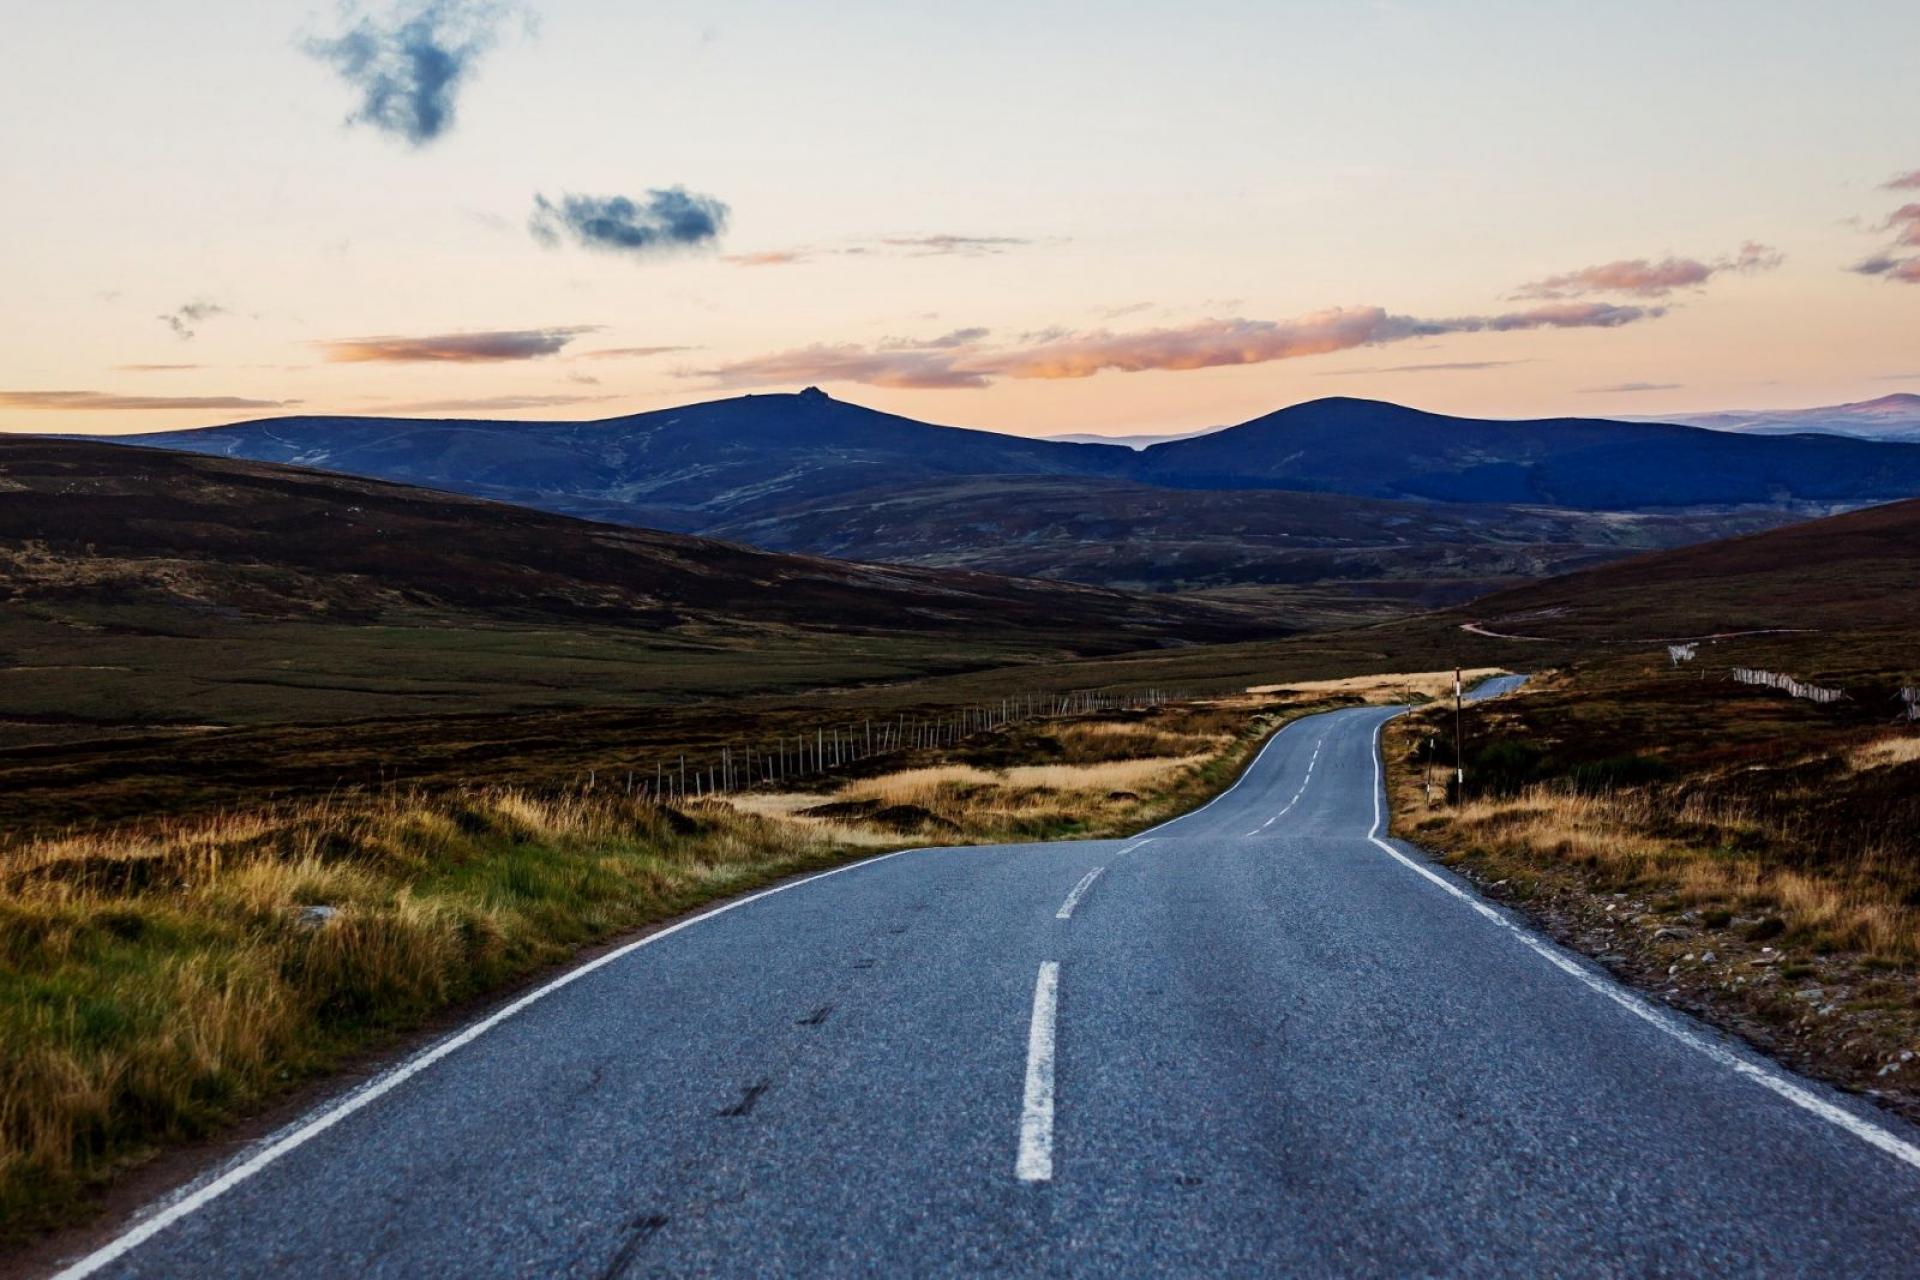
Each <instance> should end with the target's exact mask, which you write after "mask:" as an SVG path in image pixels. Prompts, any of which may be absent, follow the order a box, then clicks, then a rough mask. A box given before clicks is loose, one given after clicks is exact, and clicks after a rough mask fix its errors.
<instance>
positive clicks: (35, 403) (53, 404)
mask: <svg viewBox="0 0 1920 1280" xmlns="http://www.w3.org/2000/svg"><path fill="white" fill-rule="evenodd" d="M299 403H300V402H299V401H298V400H249V399H246V398H244V397H242V396H123V395H116V394H114V393H113V392H110V391H0V408H7V409H63V410H85V411H89V412H94V411H103V410H105V411H119V410H125V409H282V408H285V407H286V406H288V405H294V404H299Z"/></svg>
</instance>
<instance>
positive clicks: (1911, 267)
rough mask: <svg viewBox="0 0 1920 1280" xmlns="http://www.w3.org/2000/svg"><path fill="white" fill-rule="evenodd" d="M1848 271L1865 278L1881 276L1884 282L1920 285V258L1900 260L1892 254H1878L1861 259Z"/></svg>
mask: <svg viewBox="0 0 1920 1280" xmlns="http://www.w3.org/2000/svg"><path fill="white" fill-rule="evenodd" d="M1847 270H1849V271H1852V272H1854V273H1856V274H1858V275H1863V276H1879V277H1880V278H1882V279H1883V280H1894V281H1898V282H1899V283H1901V284H1920V256H1917V257H1910V258H1899V257H1895V256H1894V255H1893V254H1891V253H1876V254H1872V255H1870V256H1868V257H1865V258H1862V259H1860V261H1858V262H1856V263H1854V264H1853V265H1852V266H1850V267H1848V268H1847Z"/></svg>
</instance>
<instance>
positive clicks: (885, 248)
mask: <svg viewBox="0 0 1920 1280" xmlns="http://www.w3.org/2000/svg"><path fill="white" fill-rule="evenodd" d="M1037 243H1039V242H1038V241H1036V240H1033V239H1030V238H1028V237H1026V236H963V235H927V236H881V237H880V238H879V239H877V240H867V241H860V242H856V243H854V244H841V245H810V244H808V245H792V246H789V247H787V248H784V249H760V250H756V251H754V252H752V253H734V254H728V255H727V256H726V257H725V258H723V259H721V261H723V262H727V263H731V264H732V265H733V266H736V267H790V266H796V265H798V264H800V263H803V262H814V261H817V260H819V259H821V258H864V257H872V256H875V255H890V256H896V257H908V258H944V257H970V258H977V257H984V256H986V255H988V254H994V253H1006V252H1009V251H1010V250H1013V249H1019V248H1024V247H1026V246H1028V245H1032V244H1037Z"/></svg>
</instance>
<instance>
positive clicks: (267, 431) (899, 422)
mask: <svg viewBox="0 0 1920 1280" xmlns="http://www.w3.org/2000/svg"><path fill="white" fill-rule="evenodd" d="M120 439H121V440H122V441H123V442H125V443H133V444H145V445H157V446H159V447H162V448H174V449H188V450H192V451H193V452H196V453H215V454H221V455H224V456H228V457H240V458H252V459H255V460H258V461H265V462H285V463H291V464H294V465H298V466H307V467H320V468H324V469H327V470H332V471H343V472H347V473H349V474H354V475H369V476H376V477H378V478H381V479H387V480H396V481H400V482H402V483H407V484H420V485H428V486H431V487H434V488H444V489H451V490H454V491H456V492H461V493H470V494H476V495H479V496H482V497H491V498H500V499H504V500H506V501H511V502H519V503H523V504H525V505H528V506H536V507H540V508H543V509H546V510H551V511H561V512H565V513H567V514H571V515H584V516H591V517H595V518H600V519H610V520H618V521H621V522H623V523H631V524H639V525H646V526H651V527H657V528H663V529H671V530H676V531H687V532H691V531H698V530H701V529H705V528H708V527H711V526H713V525H715V524H717V523H719V522H723V521H726V522H731V521H737V520H741V519H744V518H750V517H754V516H758V515H770V514H775V513H778V512H781V511H785V510H790V509H792V508H794V507H796V506H798V505H802V504H807V503H812V502H816V501H818V500H820V499H822V498H828V497H833V496H837V495H844V494H850V493H854V492H857V491H859V490H863V489H879V490H884V489H888V488H896V487H899V486H901V485H904V484H926V483H932V482H942V481H945V480H949V479H953V478H955V477H961V476H967V477H977V476H1008V475H1026V476H1083V477H1093V478H1099V479H1110V480H1128V481H1131V482H1133V483H1135V484H1144V485H1151V486H1155V487H1160V488H1178V489H1203V490H1233V489H1290V490H1303V491H1310V492H1321V493H1345V494H1353V495H1358V496H1363V497H1375V498H1412V499H1423V500H1431V501H1444V502H1498V503H1532V504H1541V505H1547V506H1557V507H1573V508H1579V509H1584V510H1616V511H1643V510H1652V509H1659V508H1668V507H1688V506H1704V505H1739V504H1763V505H1780V504H1782V503H1790V502H1817V503H1835V502H1850V503H1865V502H1875V501H1889V500H1892V499H1895V498H1901V497H1907V496H1911V495H1914V494H1920V447H1915V446H1913V445H1905V444H1902V445H1883V444H1870V443H1867V442H1864V441H1856V440H1844V439H1810V438H1781V439H1767V438H1754V437H1749V436H1744V435H1741V434H1738V433H1731V432H1726V431H1708V430H1703V429H1701V428H1697V427H1689V426H1679V425H1674V424H1666V423H1628V422H1614V421H1609V420H1606V419H1592V418H1548V419H1539V420H1531V421H1494V420H1487V419H1480V418H1456V417H1449V416H1446V415H1443V414H1435V413H1425V412H1422V411H1421V410H1418V409H1409V408H1406V407H1404V406H1402V405H1396V404H1388V403H1385V402H1382V401H1377V400H1354V399H1346V398H1331V399H1324V400H1312V401H1308V402H1306V403H1304V404H1297V405H1294V406H1292V407H1291V408H1287V409H1282V410H1280V411H1279V412H1277V413H1271V414H1268V415H1266V416H1265V417H1262V418H1255V419H1254V420H1253V421H1251V422H1245V423H1242V424H1240V425H1239V426H1235V427H1228V428H1226V429H1224V430H1220V431H1213V432H1209V433H1207V434H1205V435H1199V436H1194V437H1192V438H1190V439H1183V440H1175V441H1171V442H1168V443H1165V444H1156V445H1152V446H1150V447H1148V448H1147V449H1145V450H1142V451H1139V452H1136V451H1134V450H1132V449H1129V448H1126V447H1125V446H1122V445H1113V444H1070V443H1063V442H1060V441H1052V440H1034V439H1028V438H1026V437H1022V436H1009V435H1001V434H998V433H995V432H990V431H969V430H964V429H961V428H957V427H937V426H932V425H929V424H927V423H924V422H916V421H914V420H913V419H911V418H902V417H897V416H895V415H892V414H886V413H879V412H876V411H874V410H871V409H865V408H862V407H860V406H859V405H853V404H847V403H844V402H841V401H838V400H834V399H831V398H830V397H828V396H827V395H825V394H824V393H822V392H820V391H818V390H814V389H811V388H809V389H808V390H806V391H803V392H800V393H799V394H797V395H764V396H741V397H736V398H734V399H730V400H717V401H712V402H709V403H706V404H697V405H688V406H685V407H683V408H678V409H663V410H659V411H656V412H652V413H641V414H634V415H631V416H629V417H622V418H608V419H603V420H600V421H594V422H490V421H469V420H460V419H449V420H421V419H408V418H273V419H266V420H263V421H259V422H243V423H236V424H234V425H232V426H225V427H210V428H205V429H202V430H197V431H176V432H166V433H162V434H159V435H146V436H133V437H121V438H120Z"/></svg>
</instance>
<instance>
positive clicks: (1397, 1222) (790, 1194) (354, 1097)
mask: <svg viewBox="0 0 1920 1280" xmlns="http://www.w3.org/2000/svg"><path fill="white" fill-rule="evenodd" d="M1502 687H1505V686H1504V684H1496V685H1495V686H1493V688H1494V689H1495V690H1498V689H1500V688H1502ZM1392 714H1393V713H1392V711H1391V710H1387V709H1376V708H1358V709H1353V710H1347V711H1339V712H1335V713H1332V714H1329V715H1322V716H1316V717H1313V718H1311V719H1307V720H1301V721H1298V722H1296V723H1294V724H1292V725H1290V726H1288V727H1287V728H1286V729H1285V730H1284V731H1282V732H1281V733H1280V734H1278V735H1277V736H1276V737H1275V738H1274V739H1273V740H1272V742H1271V743H1270V744H1269V745H1268V746H1267V748H1266V749H1265V750H1264V751H1263V752H1262V753H1261V754H1260V756H1259V757H1258V759H1257V761H1256V763H1255V764H1254V765H1253V766H1252V767H1251V768H1250V769H1249V771H1248V772H1247V774H1246V776H1245V777H1244V778H1243V779H1242V780H1241V782H1240V783H1239V784H1238V785H1236V786H1235V787H1234V788H1233V789H1232V790H1230V791H1229V792H1227V793H1226V794H1225V795H1223V796H1222V797H1220V798H1219V799H1218V800H1216V801H1214V802H1213V803H1212V804H1210V805H1208V806H1206V807H1204V808H1202V809H1199V810H1197V811H1195V812H1193V813H1191V814H1189V815H1187V816H1185V817H1183V818H1180V819H1177V820H1176V821H1174V822H1172V823H1169V824H1167V825H1166V826H1163V827H1161V828H1159V829H1157V830H1155V831H1153V832H1150V833H1147V834H1146V835H1144V836H1141V837H1136V838H1134V839H1131V840H1102V841H1080V842H1066V843H1056V844H1047V845H1026V846H1013V847H998V848H962V849H929V850H920V851H911V852H907V853H901V854H895V855H892V856H889V857H884V858H876V859H874V860H871V861H868V862H863V863H859V864H856V865H853V866H849V867H846V868H843V869H841V870H838V871H834V872H830V873H828V874H825V875H821V876H815V877H812V878H810V879H805V880H801V881H797V882H793V883H791V884H788V885H785V886H782V887H779V888H776V889H774V890H771V891H769V892H766V893H762V894H759V895H755V896H752V897H748V898H745V899H743V900H740V901H738V902H736V903H733V904H729V905H727V906H725V907H722V908H720V909H719V910H716V911H712V912H708V913H707V914H705V915H702V916H697V917H694V918H693V919H691V920H689V921H687V922H685V923H684V924H681V925H679V926H677V927H675V928H672V929H669V930H666V931H663V932H660V933H657V934H654V935H652V936H651V937H649V938H647V939H644V940H643V941H641V942H638V943H635V944H633V945H630V946H628V947H625V948H622V949H620V950H618V951H615V952H613V953H611V954H610V955H608V956H605V957H603V958H601V959H600V960H598V961H596V962H594V963H593V964H592V965H590V966H587V967H585V968H583V969H580V970H576V971H574V973H573V974H571V975H569V976H568V977H566V978H563V979H562V980H561V981H560V982H559V983H556V984H552V985H549V986H548V987H545V988H542V989H540V990H539V991H536V992H534V993H531V994H530V995H528V996H526V997H523V998H521V999H520V1000H519V1001H517V1002H515V1003H514V1004H511V1005H508V1006H506V1007H505V1008H503V1009H502V1010H500V1011H499V1012H498V1013H496V1014H494V1015H493V1016H492V1017H490V1018H488V1019H486V1020H484V1021H482V1022H480V1023H477V1024H475V1025H474V1026H472V1027H469V1028H468V1029H466V1030H465V1031H462V1032H461V1033H459V1034H457V1035H455V1036H453V1037H451V1038H450V1039H448V1040H446V1041H443V1042H441V1043H440V1044H438V1045H436V1046H434V1047H433V1048H431V1049H429V1050H427V1051H425V1052H424V1053H423V1054H422V1055H420V1056H417V1057H415V1058H414V1059H412V1060H410V1061H409V1062H408V1063H406V1064H405V1065H403V1066H401V1067H400V1068H398V1069H396V1070H395V1071H393V1072H390V1073H388V1074H387V1075H384V1076H381V1077H379V1078H377V1079H375V1080H374V1081H372V1082H371V1083H369V1084H368V1085H366V1086H363V1087H362V1088H361V1089H360V1090H358V1091H357V1092H355V1093H352V1094H348V1095H345V1096H344V1097H342V1098H340V1099H338V1100H336V1101H335V1102H333V1103H331V1104H329V1105H328V1106H327V1107H324V1108H322V1109H321V1110H319V1111H316V1112H314V1113H313V1114H312V1115H310V1116H309V1117H307V1118H306V1119H305V1120H303V1121H301V1122H299V1123H297V1124H296V1125H294V1126H292V1127H290V1128H289V1129H288V1130H286V1131H284V1132H283V1133H281V1134H279V1135H276V1137H275V1138H273V1139H269V1140H267V1141H266V1142H264V1143H262V1144H261V1145H260V1146H259V1147H256V1148H255V1149H253V1150H252V1151H251V1152H249V1153H248V1154H247V1155H245V1156H243V1157H242V1158H241V1159H240V1160H238V1161H237V1162H236V1163H235V1164H233V1165H231V1166H229V1167H227V1168H226V1169H225V1170H222V1171H219V1172H218V1173H217V1175H215V1176H213V1177H211V1179H210V1180H208V1181H206V1182H203V1183H202V1184H200V1185H199V1186H198V1187H196V1188H193V1189H190V1191H189V1193H188V1194H186V1195H185V1196H184V1197H182V1198H179V1199H176V1200H174V1201H173V1202H171V1203H169V1204H166V1205H162V1206H160V1207H158V1208H157V1209H156V1210H155V1211H152V1212H150V1213H149V1214H148V1215H147V1216H146V1217H144V1218H143V1219H141V1220H139V1221H137V1222H136V1223H135V1224H134V1225H133V1226H132V1227H131V1228H130V1229H129V1231H128V1233H127V1234H124V1235H122V1236H121V1237H119V1238H118V1239H117V1240H115V1241H114V1242H113V1243H111V1244H109V1245H107V1246H106V1247H104V1248H103V1249H102V1250H101V1251H100V1252H98V1253H96V1254H93V1255H91V1256H90V1257H88V1258H86V1259H83V1260H80V1261H79V1262H77V1263H76V1264H75V1265H74V1267H73V1268H72V1271H71V1274H74V1275H81V1274H89V1273H94V1274H103V1275H113V1276H183V1275H194V1276H235V1277H238V1276H258V1275H265V1274H297V1275H302V1276H326V1277H349V1276H353V1277H357V1276H462V1277H470V1276H508V1275H513V1276H549V1275H552V1276H580V1277H610V1276H622V1275H726V1276H759V1275H770V1274H804V1275H870V1276H904V1275H943V1274H952V1275H959V1274H977V1273H982V1272H996V1271H997V1272H1005V1273H1009V1274H1045V1275H1055V1274H1058V1275H1115V1274H1143V1273H1145V1274H1151V1273H1172V1274H1178V1273H1198V1272H1207V1273H1226V1274H1235V1275H1250V1274H1256V1273H1267V1274H1295V1275H1380V1276H1403V1275H1410V1274H1426V1275H1433V1274H1480V1275H1487V1274H1513V1275H1544V1274H1554V1275H1588V1274H1590V1275H1648V1274H1686V1275H1701V1274H1717V1275H1727V1274H1767V1275H1776V1276H1777V1275H1809V1276H1811V1275H1826V1276H1841V1275H1850V1276H1851V1275H1893V1274H1913V1273H1914V1272H1915V1270H1916V1269H1917V1268H1920V1261H1916V1260H1917V1259H1920V1145H1917V1143H1920V1137H1917V1136H1916V1133H1915V1131H1914V1130H1912V1129H1911V1128H1909V1127H1908V1126H1907V1125H1905V1124H1904V1123H1902V1122H1900V1121H1898V1120H1897V1119H1894V1118H1891V1117H1889V1116H1887V1115H1884V1114H1881V1113H1879V1112H1877V1111H1875V1110H1874V1109H1873V1108H1871V1107H1869V1106H1866V1105H1864V1104H1862V1103H1860V1102H1858V1101H1856V1100H1853V1099H1850V1098H1847V1097H1844V1096H1842V1095H1839V1094H1837V1093H1835V1092H1833V1091H1830V1090H1828V1089H1825V1088H1823V1087H1821V1086H1818V1085H1815V1084H1811V1083H1808V1082H1806V1081H1804V1080H1801V1079H1799V1078H1797V1077H1794V1076H1792V1075H1790V1074H1788V1073H1787V1072H1785V1071H1784V1070H1783V1069H1781V1068H1779V1067H1777V1066H1774V1065H1772V1064H1771V1063H1769V1062H1768V1061H1766V1060H1765V1059H1763V1058H1760V1057H1759V1056H1757V1055H1755V1054H1753V1053H1751V1052H1749V1051H1748V1050H1746V1049H1744V1048H1742V1047H1740V1046H1739V1045H1736V1044H1734V1043H1732V1042H1730V1041H1728V1040H1726V1039H1724V1038H1723V1037H1720V1036H1719V1035H1717V1034H1715V1033H1714V1032H1712V1031H1709V1030H1707V1029H1705V1028H1703V1027H1701V1026H1700V1025H1699V1024H1697V1023H1694V1022H1692V1021H1690V1020H1688V1019H1686V1018H1685V1017H1683V1016H1681V1015H1679V1014H1677V1013H1674V1012H1671V1011H1669V1010H1666V1009H1664V1008H1661V1007H1658V1006H1656V1005H1654V1004H1652V1003H1650V1002H1648V1001H1647V1000H1645V999H1644V998H1643V997H1640V996H1637V995H1633V994H1630V993H1629V992H1627V991H1626V990H1624V989H1622V988H1621V987H1619V986H1618V985H1616V984H1615V983H1614V982H1613V980H1612V979H1611V978H1609V977H1608V976H1607V975H1606V974H1604V973H1602V972H1600V971H1599V970H1597V969H1595V968H1593V967H1592V966H1590V965H1589V964H1588V963H1587V962H1586V961H1584V960H1581V959H1579V958H1577V957H1574V956H1572V955H1571V954H1568V953H1566V952H1564V951H1562V950H1560V949H1559V948H1558V947H1556V946H1554V945H1553V944H1552V943H1550V942H1547V941H1545V940H1543V939H1542V938H1540V937H1539V936H1537V935H1535V934H1534V933H1532V932H1530V931H1529V930H1528V929H1527V928H1526V926H1525V925H1524V924H1522V923H1520V922H1519V921H1518V920H1517V919H1516V918H1514V917H1511V916H1509V915H1508V914H1507V913H1506V912H1504V911H1502V910H1501V909H1499V908H1497V907H1494V906H1491V905H1489V904H1487V903H1485V902H1484V901H1482V900H1481V899H1480V898H1478V897H1477V896H1476V895H1475V894H1474V892H1473V890H1472V889H1471V888H1470V887H1468V886H1467V885H1466V884H1464V883H1463V882H1461V881H1458V880H1456V879H1454V878H1453V877H1451V876H1450V875H1448V874H1447V873H1446V872H1444V871H1441V870H1438V869H1436V868H1434V867H1432V866H1430V865H1428V864H1427V863H1426V862H1425V861H1424V860H1423V859H1421V858H1420V857H1419V855H1418V854H1417V853H1414V852H1413V851H1411V850H1410V849H1408V848H1407V847H1406V846H1402V845H1398V844H1396V843H1394V842H1390V841H1386V840H1384V839H1383V838H1380V837H1379V835H1378V832H1379V831H1380V829H1381V826H1382V820H1381V803H1382V801H1381V783H1380V770H1379V765H1378V762H1377V757H1376V749H1375V740H1376V737H1377V735H1378V732H1379V730H1380V726H1381V725H1382V724H1383V723H1384V722H1385V721H1386V720H1387V719H1388V718H1389V717H1390V716H1391V715H1392Z"/></svg>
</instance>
